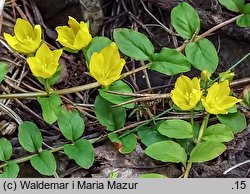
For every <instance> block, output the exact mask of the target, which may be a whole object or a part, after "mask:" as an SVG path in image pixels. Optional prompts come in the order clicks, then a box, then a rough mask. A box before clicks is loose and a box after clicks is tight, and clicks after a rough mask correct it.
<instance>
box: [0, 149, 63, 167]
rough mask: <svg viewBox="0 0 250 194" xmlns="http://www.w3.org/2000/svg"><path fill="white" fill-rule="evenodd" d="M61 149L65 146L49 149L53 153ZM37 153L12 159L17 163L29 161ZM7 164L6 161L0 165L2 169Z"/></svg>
mask: <svg viewBox="0 0 250 194" xmlns="http://www.w3.org/2000/svg"><path fill="white" fill-rule="evenodd" d="M61 150H63V146H61V147H57V148H53V149H51V150H49V151H50V152H51V153H53V152H58V151H61ZM35 155H37V154H32V155H30V156H25V157H23V158H18V159H15V160H12V161H13V162H15V163H17V164H20V163H23V162H27V161H29V160H30V159H31V158H32V157H33V156H35ZM5 166H7V162H6V163H4V164H1V165H0V169H2V168H4V167H5Z"/></svg>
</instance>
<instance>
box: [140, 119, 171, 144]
mask: <svg viewBox="0 0 250 194" xmlns="http://www.w3.org/2000/svg"><path fill="white" fill-rule="evenodd" d="M158 123H159V124H158ZM158 123H157V124H156V125H154V126H153V127H147V126H144V127H141V128H140V129H139V131H138V132H137V134H138V136H139V137H140V139H141V142H142V143H143V144H144V145H145V146H150V145H151V144H154V143H156V142H159V141H165V140H169V138H168V137H166V136H163V135H161V134H160V133H159V132H158V131H157V129H158V127H159V125H160V123H161V122H158Z"/></svg>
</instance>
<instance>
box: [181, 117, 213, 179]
mask: <svg viewBox="0 0 250 194" xmlns="http://www.w3.org/2000/svg"><path fill="white" fill-rule="evenodd" d="M209 116H210V115H209V113H207V115H206V116H205V117H204V119H203V121H202V124H201V128H200V131H199V135H198V139H197V142H196V144H198V143H200V142H201V140H202V136H203V134H204V131H205V130H206V128H207V124H208V120H209ZM192 164H193V163H192V162H188V164H187V168H186V171H185V174H184V178H188V175H189V173H190V170H191V167H192Z"/></svg>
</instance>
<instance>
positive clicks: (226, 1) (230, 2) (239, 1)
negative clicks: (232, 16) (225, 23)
mask: <svg viewBox="0 0 250 194" xmlns="http://www.w3.org/2000/svg"><path fill="white" fill-rule="evenodd" d="M219 2H220V4H221V5H224V6H225V7H226V8H227V9H228V10H230V11H234V12H240V11H241V10H242V8H243V6H244V0H219Z"/></svg>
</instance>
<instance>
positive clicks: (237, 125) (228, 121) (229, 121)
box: [216, 112, 247, 133]
mask: <svg viewBox="0 0 250 194" xmlns="http://www.w3.org/2000/svg"><path fill="white" fill-rule="evenodd" d="M216 116H217V118H218V119H219V121H220V122H221V123H222V124H224V125H226V126H227V127H228V128H230V129H231V130H232V132H233V133H238V132H241V131H242V130H244V129H246V128H247V121H246V117H245V115H244V114H242V113H241V112H236V113H228V114H226V115H216Z"/></svg>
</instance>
